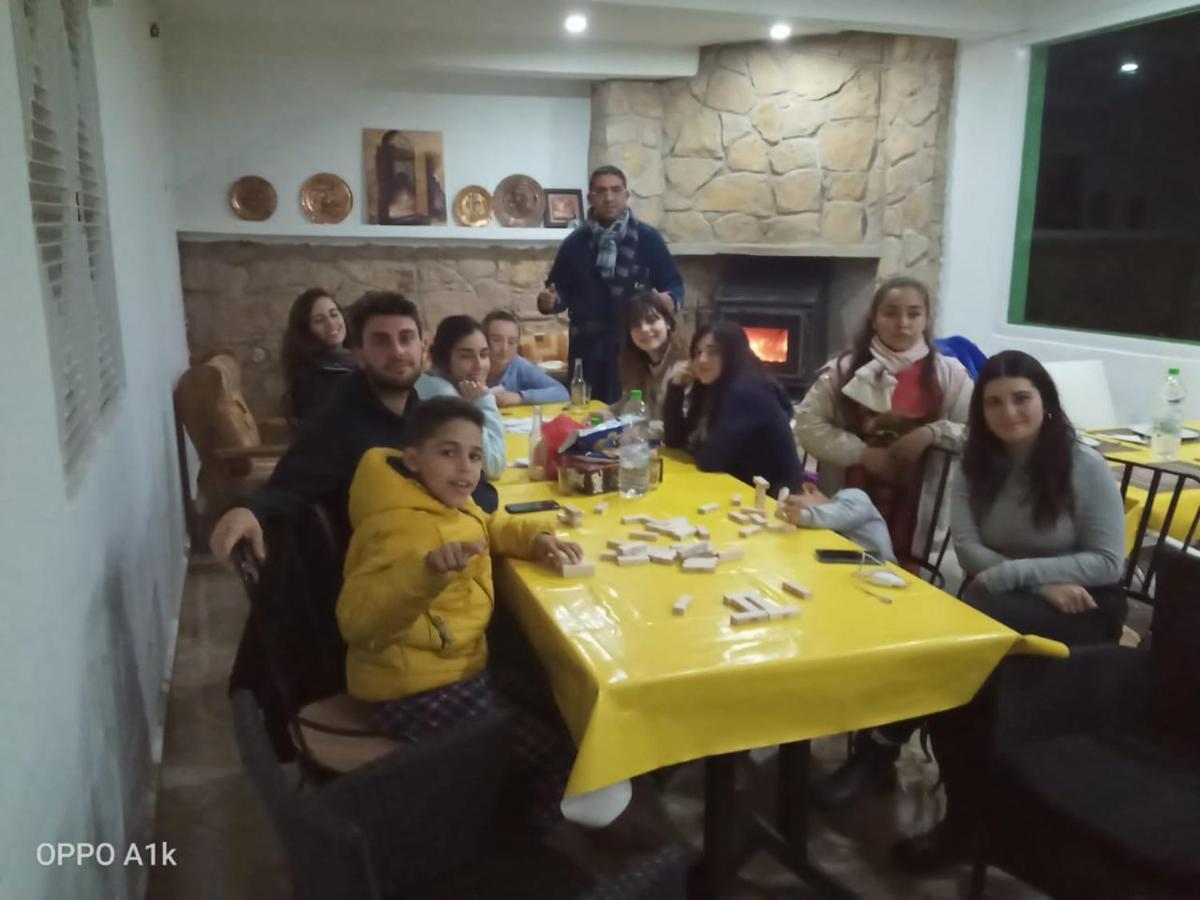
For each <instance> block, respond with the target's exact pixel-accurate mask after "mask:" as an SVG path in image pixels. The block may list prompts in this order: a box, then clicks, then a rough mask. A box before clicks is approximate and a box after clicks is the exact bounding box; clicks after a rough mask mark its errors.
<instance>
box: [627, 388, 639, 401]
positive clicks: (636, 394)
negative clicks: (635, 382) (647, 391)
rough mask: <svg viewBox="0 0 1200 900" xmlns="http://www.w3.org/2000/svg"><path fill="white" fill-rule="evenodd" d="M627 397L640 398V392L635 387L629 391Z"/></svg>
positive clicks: (631, 398)
mask: <svg viewBox="0 0 1200 900" xmlns="http://www.w3.org/2000/svg"><path fill="white" fill-rule="evenodd" d="M629 399H630V400H641V399H642V392H641V391H639V390H637V389H636V388H635V389H634V390H632V391H630V392H629Z"/></svg>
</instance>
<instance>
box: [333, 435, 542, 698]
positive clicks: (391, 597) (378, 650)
mask: <svg viewBox="0 0 1200 900" xmlns="http://www.w3.org/2000/svg"><path fill="white" fill-rule="evenodd" d="M389 458H395V459H399V458H400V454H399V453H397V452H396V451H395V450H388V449H375V450H369V451H367V453H366V454H365V455H364V456H363V458H362V460H361V462H360V463H359V465H358V470H357V471H356V472H355V474H354V481H353V483H352V484H351V486H350V523H351V524H352V525H353V526H354V537H353V538H352V539H351V541H350V549H349V551H348V552H347V554H346V568H345V581H344V583H343V585H342V593H341V596H339V597H338V604H337V618H338V625H339V627H340V628H341V632H342V637H343V638H345V640H346V643H347V645H348V650H347V653H346V682H347V686H348V690H349V692H350V694H351V695H352V696H354V697H357V698H359V699H360V700H371V701H382V700H395V699H398V698H400V697H406V696H408V695H409V694H415V693H418V692H420V691H427V690H431V689H432V688H437V687H442V686H444V685H447V684H451V683H453V682H455V681H461V680H462V679H464V678H468V677H470V676H471V675H474V674H475V673H476V672H478V671H480V670H481V669H482V668H483V667H484V665H485V664H486V662H487V641H486V639H485V637H484V629H485V628H486V627H487V624H488V620H490V619H491V617H492V605H493V599H494V591H493V588H492V560H491V555H490V554H492V553H497V554H501V555H508V556H525V557H527V556H529V554H530V552H531V550H532V546H533V541H534V539H535V538H536V537H537V535H538V534H540V533H542V532H547V531H548V532H553V531H554V526H553V519H551V518H549V517H547V516H529V515H526V516H521V517H520V518H514V517H511V516H508V515H506V514H504V513H497V514H496V515H495V516H489V515H488V514H487V513H485V512H484V511H483V510H481V509H480V508H479V507H478V506H476V505H475V503H474V502H473V501H472V502H468V504H467V506H466V507H464V508H463V509H461V510H459V509H451V508H450V507H448V506H446V505H445V504H443V503H442V502H441V501H439V500H437V499H436V498H435V497H433V496H432V495H431V494H429V492H428V491H426V490H425V488H424V487H422V486H421V484H420V483H419V482H418V481H416V480H414V479H411V478H407V477H405V476H404V475H402V474H400V473H399V472H398V471H397V470H396V469H394V468H393V467H392V465H391V464H390V463H389ZM482 539H486V540H487V541H488V545H489V546H488V551H487V552H484V553H481V554H480V555H478V556H475V557H472V558H471V561H470V562H469V563H468V564H467V567H466V568H465V569H463V570H462V571H461V572H451V573H448V574H445V575H437V574H435V573H433V572H432V571H430V569H429V568H428V567H427V566H426V565H425V556H426V555H427V554H428V553H429V552H430V551H431V550H434V549H436V548H438V547H441V546H443V545H444V544H449V543H453V542H455V541H479V540H482Z"/></svg>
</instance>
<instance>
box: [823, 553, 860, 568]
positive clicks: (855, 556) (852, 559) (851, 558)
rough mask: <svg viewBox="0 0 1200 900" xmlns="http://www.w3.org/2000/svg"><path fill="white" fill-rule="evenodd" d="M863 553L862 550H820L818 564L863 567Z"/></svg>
mask: <svg viewBox="0 0 1200 900" xmlns="http://www.w3.org/2000/svg"><path fill="white" fill-rule="evenodd" d="M863 557H864V555H863V552H862V551H861V550H818V551H817V562H823V563H850V564H851V565H856V566H857V565H861V564H862V562H863Z"/></svg>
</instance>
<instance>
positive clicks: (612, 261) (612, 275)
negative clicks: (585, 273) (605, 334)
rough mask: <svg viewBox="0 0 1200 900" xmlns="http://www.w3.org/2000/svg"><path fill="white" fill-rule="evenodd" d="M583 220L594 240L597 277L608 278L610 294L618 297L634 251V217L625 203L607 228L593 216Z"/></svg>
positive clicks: (621, 293)
mask: <svg viewBox="0 0 1200 900" xmlns="http://www.w3.org/2000/svg"><path fill="white" fill-rule="evenodd" d="M587 224H588V228H589V229H590V230H591V232H592V240H594V241H595V242H596V268H597V269H598V270H599V271H600V277H601V278H603V279H604V280H605V281H606V282H608V286H609V290H610V291H611V292H612V295H613V297H614V298H616V297H621V296H623V295H624V293H625V287H626V284H625V283H626V282H627V281H628V280H629V276H630V273H631V271H632V268H633V259H634V257H635V256H636V255H637V245H638V230H637V219H635V218H634V217H633V212H632V210H630V209H629V208H628V207H626V208H625V209H624V210H622V211H621V214H620V215H619V216H617V217H616V219H614V220H613V222H612V224H611V225H609V226H608V227H607V228H606V227H604V226H603V225H601V224H600V223H599V222H597V221H596V220H595V219H588V223H587Z"/></svg>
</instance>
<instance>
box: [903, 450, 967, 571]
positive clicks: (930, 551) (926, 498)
mask: <svg viewBox="0 0 1200 900" xmlns="http://www.w3.org/2000/svg"><path fill="white" fill-rule="evenodd" d="M957 458H958V454H956V453H953V452H952V451H950V450H945V449H943V448H941V447H930V448H929V449H928V450H926V451H925V455H924V456H923V457H922V458H921V466H920V470H919V473H918V476H917V477H916V478H914V479H913V484H915V485H919V486H920V488H921V495H920V497H919V498H917V500H916V502H913V503H909V504H906V505H905V507H904V514H905V520H904V521H900V522H896V521H891V522H888V528H889V530H890V531H891V532H892V538H893V543H894V549H895V552H896V559H897V561H899V563H900V565H902V566H904V567H905V568H906V569H909V570H911V571H914V572H915V574H918V575H922V576H924V577H926V578H927V579H928V580H929V582H930V584H933V585H935V586H936V587H944V586H945V583H946V576H945V574H944V573H943V572H942V563H943V562H944V561H945V558H946V551H947V550H948V549H949V546H950V529H949V528H948V527H947V521H948V517H949V507H948V505H947V500H946V494H947V489H948V487H949V484H950V472H951V470H952V469H953V467H954V461H955V460H956V459H957Z"/></svg>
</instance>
